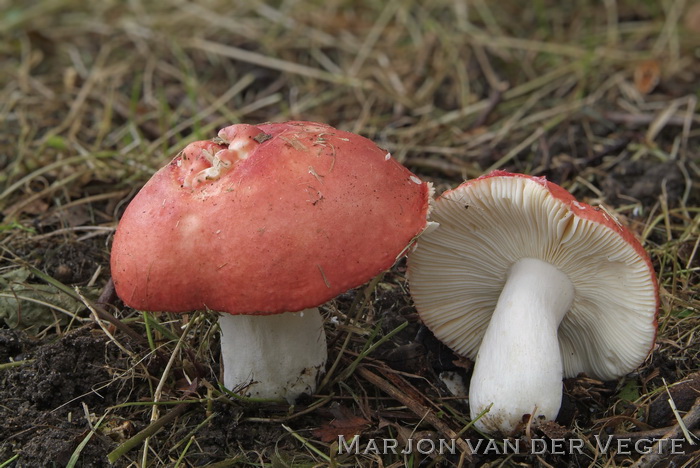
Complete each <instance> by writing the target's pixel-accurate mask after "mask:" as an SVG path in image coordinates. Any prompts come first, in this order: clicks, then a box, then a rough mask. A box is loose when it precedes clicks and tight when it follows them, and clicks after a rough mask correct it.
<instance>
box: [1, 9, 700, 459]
mask: <svg viewBox="0 0 700 468" xmlns="http://www.w3.org/2000/svg"><path fill="white" fill-rule="evenodd" d="M501 3H502V4H501ZM501 3H499V5H500V6H499V7H496V6H495V4H492V3H490V2H486V1H484V0H473V1H470V2H464V3H463V2H459V1H449V0H444V1H441V0H435V1H428V2H418V1H413V0H405V1H404V0H390V1H388V2H374V3H373V2H349V1H344V0H331V1H326V2H316V1H312V0H303V1H302V0H299V1H294V0H289V1H279V2H268V3H264V2H261V1H250V2H223V1H218V0H209V1H202V2H197V3H191V2H187V1H184V0H171V1H164V2H153V3H151V2H143V1H140V0H134V1H130V2H121V1H116V0H107V1H105V2H98V3H94V5H93V6H87V5H85V2H78V1H75V0H48V1H44V2H39V1H35V2H29V3H27V2H24V3H23V4H22V5H19V4H18V3H17V2H12V1H11V0H0V11H3V14H2V15H0V39H1V40H0V61H1V63H2V72H0V171H1V172H0V212H1V213H2V216H1V217H0V288H2V289H1V290H0V296H2V297H6V296H17V295H19V296H21V297H20V298H19V299H21V300H19V301H18V302H15V303H13V304H15V305H16V304H22V306H19V309H17V310H24V311H25V312H26V314H25V316H24V322H23V323H22V324H20V327H21V326H24V327H26V326H29V325H34V326H33V328H31V330H29V333H30V334H31V335H32V336H33V337H36V340H37V341H34V342H32V343H31V344H27V345H26V353H27V360H26V361H24V362H23V363H12V364H11V365H7V364H3V363H1V362H0V379H3V378H4V377H2V375H3V374H2V373H10V372H15V373H18V372H20V370H21V369H22V368H23V367H28V366H35V365H39V364H40V363H41V362H43V361H42V359H44V360H46V359H49V360H50V357H49V356H47V355H46V354H42V353H41V352H40V351H37V350H39V349H41V348H42V346H48V345H50V344H51V343H53V344H54V345H55V344H56V343H58V344H61V343H64V344H65V345H66V346H67V345H68V344H67V343H72V341H70V340H72V339H73V338H71V336H72V335H71V334H72V333H79V332H80V330H77V329H79V328H81V327H83V328H88V329H90V330H91V331H90V333H91V334H92V335H91V336H95V337H96V336H100V338H99V339H104V340H105V342H104V349H103V350H102V351H103V352H104V356H99V358H100V359H99V360H98V361H95V362H96V364H95V365H96V366H97V365H99V366H100V367H101V369H102V370H103V371H105V372H106V373H107V375H108V378H105V381H103V382H92V383H91V384H90V385H91V386H92V388H93V390H94V391H96V392H101V393H104V394H105V395H108V396H105V397H104V402H103V403H102V404H100V403H96V402H93V403H85V401H82V402H81V398H78V397H80V395H75V400H71V401H70V402H67V401H61V402H58V403H57V405H62V406H61V408H54V407H51V408H47V409H46V411H47V412H49V413H51V414H52V415H54V416H56V417H60V418H61V421H63V422H62V423H61V424H66V425H67V427H68V429H70V430H72V431H73V432H71V434H72V436H71V437H73V438H72V439H71V440H69V441H66V440H63V441H62V442H60V443H59V442H57V441H56V440H53V439H51V438H50V437H49V435H48V433H46V432H43V433H41V434H43V435H41V436H39V435H37V436H36V437H34V438H33V439H32V438H31V437H27V435H26V433H27V431H29V430H30V428H31V427H34V426H36V427H41V428H44V427H45V426H46V425H47V424H58V423H56V422H55V421H54V420H51V422H50V423H47V422H46V421H45V420H42V419H41V417H40V416H39V415H37V414H35V413H31V414H34V416H35V417H36V418H37V419H36V421H29V420H28V421H27V426H25V427H24V428H22V429H18V430H17V433H14V434H11V435H8V434H7V433H5V435H6V436H7V440H6V441H4V442H3V441H2V437H0V467H1V466H36V465H38V464H39V463H43V462H45V461H46V460H45V459H41V458H40V454H41V452H42V451H44V452H46V451H53V453H54V454H55V453H56V450H58V448H60V449H61V450H64V451H67V452H66V454H67V455H66V456H65V460H62V459H59V458H52V460H54V461H55V463H56V464H58V465H63V464H67V465H69V464H71V463H73V460H72V459H71V457H73V458H74V459H75V460H77V462H76V464H75V466H81V465H82V466H99V465H100V464H104V465H105V466H106V465H107V458H106V457H107V454H108V453H109V452H110V451H112V450H114V449H117V448H118V447H122V449H124V450H123V453H121V452H120V455H121V457H120V458H119V459H118V460H117V461H116V464H117V465H118V466H127V465H131V466H166V465H167V466H180V467H184V466H204V465H207V466H262V465H265V466H268V465H269V466H292V465H293V466H319V465H321V466H325V465H331V466H353V465H355V466H403V465H407V466H430V465H431V464H432V465H433V466H452V465H463V466H467V465H468V460H469V456H467V455H465V454H462V455H459V454H458V455H456V456H440V455H436V456H432V457H430V456H429V457H422V456H418V455H416V454H413V455H410V456H403V455H381V456H380V455H373V454H367V455H362V454H360V455H354V454H351V455H347V454H344V455H338V450H337V439H336V441H335V444H336V445H334V443H333V442H332V441H328V440H324V439H323V437H322V435H323V432H321V433H319V432H318V431H316V432H314V431H313V429H317V428H319V427H320V428H328V427H329V426H328V424H330V422H331V421H333V420H335V421H340V423H341V424H343V423H344V424H346V426H347V427H346V428H345V429H348V430H350V429H352V430H356V431H361V432H362V436H363V439H367V438H370V437H375V438H382V437H394V438H399V439H401V438H403V437H407V436H410V435H411V434H413V435H414V437H417V435H421V436H423V437H433V438H439V437H442V438H445V437H448V438H449V437H457V436H459V437H468V438H470V440H477V438H478V437H479V436H478V434H476V433H474V431H473V430H471V429H470V428H469V423H468V421H467V419H466V418H465V416H464V414H465V407H464V405H463V404H462V403H461V402H460V401H459V400H458V399H454V398H452V397H448V396H446V395H447V393H446V391H445V389H444V388H443V387H442V384H441V383H440V381H439V380H438V379H437V378H436V375H435V372H434V371H435V365H434V364H435V362H434V360H435V359H434V358H435V356H438V355H443V354H444V353H446V350H444V349H439V348H430V346H428V344H429V343H430V342H429V341H427V342H426V341H422V342H420V343H419V344H420V345H421V346H427V347H428V351H427V352H424V353H423V355H422V357H420V358H416V359H415V360H414V359H412V360H411V362H413V361H415V362H413V364H411V365H408V367H406V368H401V367H400V366H399V367H396V366H393V367H392V365H390V364H387V362H390V360H388V358H387V356H391V355H392V353H396V352H397V351H396V350H398V352H402V351H406V350H410V349H413V348H411V346H413V345H415V344H416V336H415V334H416V333H417V332H418V330H419V324H418V320H417V317H416V315H415V313H414V311H413V309H412V307H411V305H410V300H409V299H408V295H407V292H406V289H405V286H406V285H405V278H404V277H403V269H402V266H401V265H399V266H397V267H396V268H395V269H394V270H392V271H391V272H390V273H389V274H387V275H386V276H385V277H384V278H383V279H382V280H381V281H377V282H375V283H373V284H372V285H371V286H369V287H367V288H365V289H360V290H358V291H357V292H355V293H349V294H347V295H344V296H341V297H340V298H339V299H337V300H336V301H333V302H331V303H329V304H328V305H327V306H326V307H325V308H324V313H325V314H326V317H327V318H328V326H327V331H328V334H329V338H330V342H331V343H332V347H331V358H332V359H333V360H335V361H336V363H335V365H334V366H333V367H332V368H331V369H330V371H329V374H328V375H327V377H326V379H325V381H324V384H323V386H322V387H321V388H320V389H319V394H318V395H314V396H313V397H311V398H309V399H308V401H305V402H303V404H300V405H298V406H297V407H294V408H288V407H286V406H285V407H281V406H275V405H260V404H256V403H254V402H246V401H239V400H235V399H232V398H231V397H230V396H229V395H227V394H226V393H225V392H224V393H222V391H221V389H220V388H219V387H218V385H217V381H218V380H217V373H218V366H217V365H216V361H217V356H218V351H217V337H216V327H215V321H214V320H213V318H212V316H211V315H209V314H204V313H200V314H193V315H190V316H185V317H184V318H181V317H175V316H173V317H170V316H167V315H162V316H152V315H149V314H142V313H139V312H137V311H133V310H130V309H125V308H124V307H121V306H118V305H111V304H113V303H114V302H113V301H110V300H108V299H109V294H108V293H109V291H108V290H107V291H105V285H106V284H108V279H109V271H108V258H109V247H110V240H111V235H112V233H113V230H114V227H115V226H116V222H117V220H118V218H119V215H120V213H121V212H122V210H123V208H124V206H125V204H126V203H127V201H128V200H129V198H130V197H131V196H133V194H134V193H135V192H136V191H137V190H138V188H139V186H140V184H142V183H143V182H145V181H146V180H147V179H148V177H149V176H150V175H151V174H152V173H153V171H154V170H156V169H157V168H158V167H160V166H161V165H162V164H164V163H165V162H166V161H168V160H169V159H170V158H171V157H172V155H173V154H175V153H176V152H177V151H179V149H181V148H182V147H183V146H184V145H185V144H186V143H188V142H190V141H193V140H199V139H207V138H210V137H211V136H213V135H215V132H216V130H217V129H218V128H220V127H222V126H225V125H227V124H231V123H236V122H248V123H256V122H262V121H280V120H290V119H304V120H318V121H324V122H327V123H330V124H332V125H334V126H336V127H339V128H342V129H345V130H349V131H354V132H357V133H361V134H363V135H366V136H368V137H370V138H372V139H374V140H375V141H377V142H378V143H379V144H380V146H383V147H386V148H389V149H390V150H391V151H392V153H393V154H394V156H395V157H397V158H398V159H399V160H400V161H401V162H403V163H404V164H406V165H407V166H408V167H409V168H410V169H412V170H413V171H414V172H416V173H417V174H418V175H420V176H421V177H422V178H424V179H426V180H430V181H432V182H433V183H434V184H435V186H436V188H437V190H438V192H441V191H442V190H444V189H446V188H448V187H452V186H454V185H456V184H457V183H459V182H460V181H461V180H463V179H464V178H471V177H474V176H478V175H480V174H482V173H484V172H486V171H488V170H490V169H494V168H502V169H507V170H511V171H516V172H526V173H530V174H537V175H546V176H547V177H548V178H549V179H550V180H553V181H555V182H557V183H560V184H562V185H563V186H565V187H566V188H568V189H569V190H571V191H572V192H573V193H574V195H576V196H577V197H578V198H579V199H582V200H586V201H588V202H589V203H592V204H599V205H602V206H604V207H605V208H606V209H607V210H609V211H613V212H615V213H616V214H617V215H618V216H619V217H620V218H622V219H623V220H625V222H627V224H628V225H630V226H631V228H632V229H633V230H634V231H635V232H636V233H637V234H638V235H639V237H640V238H641V239H642V241H643V242H644V245H645V247H646V248H647V249H648V250H649V252H650V253H651V255H652V259H653V261H654V265H655V268H656V271H657V273H658V277H659V286H660V291H661V300H662V305H661V310H660V312H659V336H658V340H657V345H656V347H655V349H654V351H653V353H652V355H651V356H650V358H649V359H648V360H647V362H646V363H645V364H644V365H643V367H642V368H641V369H640V370H639V372H638V373H636V374H634V375H632V376H630V377H628V378H626V379H621V380H620V381H619V382H612V383H602V382H595V381H592V380H590V379H585V378H580V379H574V380H572V381H571V382H568V383H567V387H566V388H567V394H568V396H569V398H570V400H571V401H572V404H573V405H574V406H575V408H576V409H577V411H578V413H576V420H575V421H576V423H575V424H573V425H572V426H571V427H570V431H569V432H568V433H567V437H577V438H581V439H585V440H589V441H590V440H593V439H592V436H593V435H596V434H618V435H624V434H627V433H631V432H640V431H656V433H658V434H664V433H665V432H664V431H671V430H674V425H675V424H676V422H675V420H674V421H671V422H667V423H665V424H668V425H664V424H661V425H657V426H654V424H653V421H651V420H650V417H651V416H650V407H651V404H652V401H653V400H654V398H655V397H656V396H657V395H659V394H661V393H662V392H665V391H666V389H665V388H666V387H665V386H666V385H669V386H671V385H672V384H674V383H675V382H678V381H681V380H682V379H683V378H685V377H687V376H688V375H690V374H691V373H692V372H693V371H696V370H697V369H698V368H699V367H700V365H699V364H700V356H699V353H700V344H698V343H700V341H698V339H697V336H698V333H700V315H699V314H698V309H699V307H700V296H699V295H698V283H699V282H700V281H699V280H700V270H699V268H700V267H699V259H700V194H699V190H698V182H697V181H698V180H700V155H699V151H700V150H699V149H698V148H700V130H698V128H699V127H698V123H700V112H698V106H697V100H698V97H699V96H700V92H699V91H698V87H697V83H698V82H699V81H700V65H699V64H698V61H697V54H698V50H700V39H699V38H700V26H699V24H700V7H699V6H698V4H697V3H692V2H690V1H681V0H663V1H660V2H652V1H647V2H616V1H614V0H609V1H605V2H600V3H598V2H589V1H579V2H574V3H573V4H572V5H568V6H563V5H560V4H559V3H557V2H549V1H538V2H534V3H533V4H531V5H528V6H527V7H523V6H519V4H518V2H505V3H503V2H501ZM18 287H19V288H21V292H20V293H18V292H17V291H18V289H17V288H18ZM101 293H102V295H101ZM100 295H101V296H100ZM8 300H9V299H8ZM29 303H32V304H37V303H40V305H41V307H34V308H32V309H31V310H36V316H34V315H32V316H30V315H28V314H29V306H28V305H27V304H29ZM117 304H118V303H117ZM0 313H1V312H0ZM114 317H116V320H115V319H114ZM15 318H16V317H15ZM110 319H111V322H110ZM183 324H185V325H183ZM404 324H408V325H404ZM0 325H1V324H0ZM185 326H186V328H184V327H185ZM399 326H403V327H405V328H402V329H398V330H397V327H399ZM0 331H2V330H0ZM392 331H395V334H391V332H392ZM421 333H423V334H424V332H421ZM76 336H77V335H76ZM76 339H77V338H76ZM96 339H97V338H96ZM375 343H379V345H378V346H376V347H372V345H373V344H375ZM426 343H428V344H426ZM2 346H3V343H0V349H2ZM4 346H6V347H7V346H9V345H8V344H7V343H4ZM100 349H102V348H100ZM441 353H442V354H441ZM0 355H1V354H0ZM170 357H172V362H171V363H170V364H172V365H168V359H169V358H170ZM452 358H454V356H452V357H451V358H450V359H452ZM431 359H433V361H431ZM331 362H333V361H331ZM416 363H418V364H421V365H423V366H422V367H421V366H419V365H418V364H416ZM461 365H466V364H465V363H462V364H461ZM18 369H19V370H18ZM32 369H33V368H32ZM397 369H398V370H397ZM5 375H9V374H5ZM13 375H15V374H13ZM7 378H10V377H7ZM30 386H31V385H30V384H29V383H27V388H30ZM691 403H692V402H691ZM22 404H24V403H22ZM27 404H28V405H29V406H30V407H31V408H30V409H32V410H34V409H36V408H37V406H36V402H35V403H33V405H34V406H31V402H30V403H27ZM81 405H82V406H81ZM10 406H11V405H10V403H9V402H8V403H3V402H0V414H5V415H6V416H7V415H8V414H11V413H8V411H10ZM22 408H24V407H22ZM66 408H68V409H66ZM25 409H26V408H25ZM69 410H70V411H69ZM687 410H688V408H685V409H684V410H680V411H681V413H679V415H682V414H683V412H684V411H687ZM3 411H5V413H3ZM23 411H24V409H23ZM27 411H29V410H27ZM27 414H29V413H27ZM67 418H72V419H70V420H68V419H67ZM42 421H43V422H42ZM65 421H69V422H65ZM18 427H19V426H18ZM68 429H66V430H68ZM31 430H33V429H31ZM691 430H692V429H691ZM696 430H697V429H696ZM22 431H24V432H22ZM139 431H145V432H139ZM338 431H340V429H338ZM37 434H38V433H37ZM319 434H320V435H319ZM124 443H127V444H129V443H130V444H131V445H129V446H122V445H120V444H124ZM52 444H53V445H52ZM37 447H38V449H37ZM127 448H129V449H130V450H128V451H127V450H125V449H127ZM462 448H463V447H462ZM685 448H686V450H687V451H688V453H689V454H690V455H689V456H690V458H689V459H684V458H679V459H678V460H679V462H680V463H681V464H682V463H687V465H686V466H693V464H694V463H695V464H696V463H697V462H698V458H697V457H698V456H697V454H694V453H691V452H692V450H693V447H692V446H686V447H685ZM120 450H121V449H120ZM53 456H56V455H53ZM421 458H425V460H421ZM632 460H636V461H637V463H638V466H651V463H652V461H653V460H651V456H645V457H639V456H637V455H635V456H624V455H623V456H616V457H613V456H612V454H611V453H596V451H595V450H594V447H593V446H587V447H586V450H585V453H584V454H583V455H580V456H558V455H551V454H550V455H542V456H528V457H513V456H497V455H490V456H475V457H474V458H473V462H474V463H486V462H488V463H491V464H492V465H491V466H510V465H518V466H563V465H564V464H570V465H571V466H628V465H629V464H630V463H631V462H632Z"/></svg>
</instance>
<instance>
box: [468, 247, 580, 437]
mask: <svg viewBox="0 0 700 468" xmlns="http://www.w3.org/2000/svg"><path fill="white" fill-rule="evenodd" d="M573 297H574V287H573V285H572V284H571V281H570V280H569V278H568V277H567V276H566V275H565V274H564V273H562V272H561V271H560V270H558V269H557V268H555V267H554V266H552V265H550V264H549V263H547V262H544V261H542V260H537V259H533V258H524V259H521V260H519V261H518V262H517V263H515V264H514V265H513V266H512V267H511V269H510V272H509V274H508V279H507V280H506V284H505V286H504V287H503V290H502V291H501V295H500V297H499V299H498V303H497V304H496V310H495V311H494V313H493V316H492V317H491V322H490V323H489V326H488V328H487V329H486V333H485V334H484V338H483V340H482V342H481V346H480V347H479V352H478V354H477V357H476V363H475V365H474V373H473V375H472V379H471V384H470V387H469V407H470V414H471V418H472V419H475V418H476V417H477V416H478V415H479V414H480V413H481V412H483V411H484V410H486V409H487V408H489V406H491V405H492V406H491V408H490V410H489V411H488V413H486V414H485V415H484V416H483V417H481V419H479V420H478V421H477V422H476V423H475V425H476V427H477V428H478V429H480V430H482V431H484V432H490V433H495V432H502V433H505V434H507V433H510V432H512V431H513V430H514V429H515V428H516V427H517V426H518V424H519V423H521V422H522V419H523V415H526V414H527V415H533V416H535V417H539V416H544V417H545V418H546V419H549V420H551V419H554V418H556V416H557V413H558V412H559V407H560V406H561V397H562V377H563V367H562V359H561V353H560V350H559V341H558V337H557V329H558V327H559V323H560V322H561V320H562V319H563V318H564V315H566V312H567V311H568V310H569V308H570V307H571V303H572V301H573Z"/></svg>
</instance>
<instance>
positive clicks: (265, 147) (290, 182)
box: [111, 122, 430, 401]
mask: <svg viewBox="0 0 700 468" xmlns="http://www.w3.org/2000/svg"><path fill="white" fill-rule="evenodd" d="M429 192H430V190H429V186H428V184H426V183H423V182H422V181H421V180H420V179H418V178H417V177H416V176H414V175H413V174H412V173H411V172H409V171H408V170H407V169H406V168H405V167H403V166H402V165H401V164H399V163H398V162H397V161H396V160H394V159H393V158H392V157H391V156H390V155H389V154H388V153H387V152H386V151H385V150H382V149H380V148H379V147H378V146H377V145H375V144H374V143H372V142H371V141H370V140H368V139H366V138H364V137H361V136H358V135H355V134H352V133H348V132H344V131H340V130H337V129H335V128H333V127H330V126H328V125H324V124H319V123H313V122H286V123H266V124H262V125H257V126H253V125H246V124H238V125H232V126H230V127H226V128H224V129H222V130H221V131H220V132H219V138H218V139H215V140H213V141H199V142H195V143H192V144H190V145H188V146H187V147H186V148H185V149H184V150H183V151H182V152H181V153H180V154H178V155H177V156H176V157H175V159H173V161H172V162H171V163H170V164H168V165H167V166H165V167H164V168H162V169H161V170H159V171H158V172H157V173H156V174H155V175H154V176H153V177H152V178H151V180H150V181H149V182H148V183H147V184H146V185H145V186H144V187H143V189H142V190H141V191H140V192H139V193H138V194H137V195H136V197H135V198H134V199H133V201H132V202H131V203H130V204H129V206H128V208H127V209H126V211H125V213H124V215H123V217H122V219H121V221H120V223H119V226H118V228H117V232H116V234H115V237H114V243H113V247H112V259H111V266H112V276H113V279H114V284H115V288H116V291H117V293H118V295H119V297H120V298H121V299H122V300H123V301H124V302H125V303H126V304H127V305H129V306H131V307H133V308H136V309H141V310H151V311H170V312H185V311H191V310H196V309H205V308H206V309H211V310H215V311H219V312H221V315H220V321H219V323H220V325H221V329H222V335H223V336H222V361H223V364H224V384H225V386H226V387H228V388H230V389H242V391H243V392H244V393H245V394H246V395H250V396H254V397H261V398H278V397H285V398H287V399H288V400H289V401H293V400H294V399H295V398H296V397H297V396H298V395H299V394H301V393H305V392H306V393H308V392H312V391H313V390H314V389H315V381H316V377H317V375H318V373H319V372H321V371H322V369H323V367H324V364H325V361H326V345H325V334H324V331H323V323H322V320H321V317H320V315H319V312H318V310H317V309H316V306H318V305H320V304H323V303H324V302H326V301H328V300H329V299H331V298H333V297H335V296H336V295H338V294H339V293H342V292H344V291H346V290H348V289H350V288H353V287H356V286H358V285H361V284H363V283H365V282H366V281H368V280H369V279H371V278H372V277H373V276H375V275H377V274H378V273H380V272H382V271H383V270H386V269H387V268H389V267H391V265H392V264H393V263H394V262H395V260H396V258H397V257H398V256H400V255H401V254H403V253H404V252H405V250H406V248H407V246H408V245H409V244H410V243H411V241H412V240H413V239H414V238H415V237H416V236H417V235H418V234H419V233H420V232H421V231H422V230H423V229H424V228H425V226H426V215H427V210H428V199H429V197H430V195H429ZM298 311H301V312H298ZM291 312H298V313H291ZM273 315H274V316H273Z"/></svg>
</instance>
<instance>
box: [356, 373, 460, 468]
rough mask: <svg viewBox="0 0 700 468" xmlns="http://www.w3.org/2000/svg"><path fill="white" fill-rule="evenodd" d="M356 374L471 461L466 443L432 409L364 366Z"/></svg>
mask: <svg viewBox="0 0 700 468" xmlns="http://www.w3.org/2000/svg"><path fill="white" fill-rule="evenodd" d="M356 372H357V373H358V374H359V375H361V376H362V378H364V379H365V380H367V381H368V382H369V383H371V384H372V385H375V386H377V387H378V388H380V389H381V390H382V391H383V392H385V393H386V394H387V395H389V396H390V397H392V398H394V399H395V400H396V401H398V402H400V403H401V404H403V405H404V406H406V407H407V408H408V409H410V410H411V411H412V412H413V413H414V414H415V415H416V416H418V417H419V418H421V419H423V420H425V421H427V422H428V423H430V424H432V425H433V427H435V428H436V429H437V430H438V431H439V432H440V433H441V434H443V435H445V436H446V437H448V438H449V439H451V440H454V441H455V443H456V444H457V446H458V447H459V449H460V451H461V452H462V453H463V454H464V455H465V459H466V460H467V461H471V455H472V451H471V449H470V448H469V446H468V445H467V443H466V442H465V441H464V439H462V438H460V437H459V436H458V434H457V433H456V432H455V431H453V430H452V428H450V427H449V426H448V425H447V424H446V423H445V422H444V421H443V420H442V419H440V418H439V417H438V416H437V415H436V414H435V412H434V411H433V410H432V409H430V408H428V407H427V406H425V405H423V404H422V403H420V402H418V401H416V400H414V399H412V398H411V397H410V396H409V394H408V393H407V392H405V391H402V390H400V389H398V388H397V387H395V386H394V385H392V384H391V383H389V382H387V381H386V380H384V379H383V378H381V377H380V376H378V375H377V374H375V373H373V372H371V371H370V370H369V369H367V368H366V367H365V366H359V367H358V368H357V370H356Z"/></svg>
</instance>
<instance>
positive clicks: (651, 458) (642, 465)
mask: <svg viewBox="0 0 700 468" xmlns="http://www.w3.org/2000/svg"><path fill="white" fill-rule="evenodd" d="M698 424H700V397H699V398H696V399H695V403H693V407H692V408H690V411H688V412H687V413H686V414H685V416H683V418H682V419H681V420H679V421H678V423H677V424H676V425H675V426H673V427H672V428H671V430H670V431H668V432H666V433H665V434H664V436H663V437H662V438H661V439H659V441H657V442H656V444H654V448H653V450H651V452H650V453H647V454H645V455H644V456H643V457H641V458H640V459H639V460H637V462H636V463H635V464H634V465H632V467H633V468H650V467H652V466H655V465H656V464H657V463H658V462H659V461H661V460H662V459H663V458H664V457H666V456H667V455H668V454H667V453H666V452H667V451H668V445H669V444H665V445H664V446H662V447H659V444H660V443H661V441H662V440H671V439H678V438H680V437H681V436H682V435H685V437H686V438H688V442H689V443H690V444H695V442H694V441H693V440H692V438H691V437H692V436H691V435H690V434H689V433H688V431H689V430H692V429H694V428H695V426H697V425H698Z"/></svg>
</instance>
